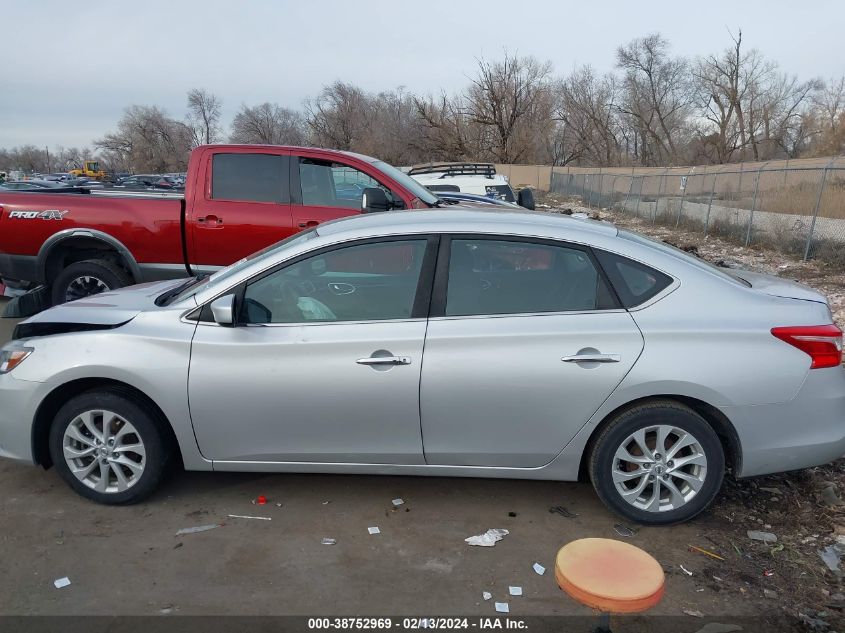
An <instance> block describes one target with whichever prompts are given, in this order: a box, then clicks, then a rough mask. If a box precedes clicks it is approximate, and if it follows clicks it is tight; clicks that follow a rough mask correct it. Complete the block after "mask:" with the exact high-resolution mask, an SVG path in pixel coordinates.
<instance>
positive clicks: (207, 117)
mask: <svg viewBox="0 0 845 633" xmlns="http://www.w3.org/2000/svg"><path fill="white" fill-rule="evenodd" d="M222 109H223V103H222V102H221V101H220V99H219V98H217V97H216V96H215V95H214V94H212V93H210V92H208V91H207V90H201V89H199V88H194V89H192V90H189V91H188V116H187V121H188V127H190V129H191V135H192V137H193V145H194V147H196V146H197V145H208V144H209V143H216V142H218V141H220V140H222V129H221V128H220V117H221V112H222Z"/></svg>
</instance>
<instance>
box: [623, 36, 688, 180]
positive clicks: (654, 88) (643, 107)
mask: <svg viewBox="0 0 845 633" xmlns="http://www.w3.org/2000/svg"><path fill="white" fill-rule="evenodd" d="M616 65H617V67H618V68H620V69H621V70H623V71H624V73H625V76H624V84H623V97H622V101H621V104H620V108H619V109H620V111H621V112H622V113H623V114H624V115H626V116H627V117H630V120H631V124H632V126H633V127H634V128H635V129H636V131H637V134H638V137H639V154H640V160H641V162H642V163H644V164H647V165H652V164H658V163H675V162H676V161H678V160H679V158H680V157H681V152H680V150H679V148H680V145H681V143H682V142H683V141H684V140H685V139H684V138H683V135H684V132H685V130H686V129H688V125H687V116H688V111H689V108H688V106H689V104H690V102H691V93H690V85H689V81H688V65H687V61H686V60H685V59H683V58H681V57H675V58H673V57H670V56H669V42H668V41H667V40H666V39H665V38H664V37H663V36H662V35H660V34H659V33H654V34H652V35H648V36H646V37H643V38H639V39H635V40H632V41H631V42H629V43H628V44H626V45H624V46H620V47H619V48H618V49H617V51H616Z"/></svg>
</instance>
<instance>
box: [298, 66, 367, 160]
mask: <svg viewBox="0 0 845 633" xmlns="http://www.w3.org/2000/svg"><path fill="white" fill-rule="evenodd" d="M371 101H372V100H371V98H370V97H369V96H368V95H367V94H366V93H365V92H364V91H363V90H361V89H360V88H358V87H357V86H353V85H352V84H349V83H344V82H342V81H335V82H334V83H333V84H330V85H328V86H325V87H324V88H323V90H322V91H321V92H320V94H319V95H317V97H315V98H314V99H309V100H307V101H306V102H305V112H306V120H307V122H308V127H309V128H310V130H311V133H312V135H313V139H314V144H315V145H318V146H320V147H334V148H336V149H342V150H352V149H354V148H355V147H358V146H360V145H361V143H362V142H365V140H366V138H367V136H368V135H369V134H370V131H371V115H372V112H371V105H372V103H371Z"/></svg>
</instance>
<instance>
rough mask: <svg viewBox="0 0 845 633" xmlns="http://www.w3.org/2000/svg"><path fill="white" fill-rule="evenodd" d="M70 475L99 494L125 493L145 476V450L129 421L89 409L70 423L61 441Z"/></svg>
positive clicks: (108, 413)
mask: <svg viewBox="0 0 845 633" xmlns="http://www.w3.org/2000/svg"><path fill="white" fill-rule="evenodd" d="M62 451H63V454H64V458H65V462H67V465H68V468H69V469H70V472H71V473H72V474H73V475H74V476H75V477H76V478H77V479H78V480H79V481H81V482H82V483H83V484H85V485H86V486H88V487H89V488H91V489H92V490H95V491H97V492H101V493H116V492H123V491H125V490H128V489H129V488H131V487H132V486H134V485H135V484H136V483H138V480H139V479H140V478H141V476H142V475H143V474H144V467H145V466H146V449H145V447H144V442H143V440H142V439H141V436H140V434H139V433H138V430H137V429H136V428H135V427H134V426H133V425H132V423H131V422H129V421H128V420H126V419H125V418H123V417H122V416H120V415H118V414H117V413H113V412H112V411H105V410H91V411H85V412H83V413H80V414H79V415H77V416H75V417H74V418H73V420H71V422H70V424H68V426H67V428H66V429H65V432H64V437H63V438H62Z"/></svg>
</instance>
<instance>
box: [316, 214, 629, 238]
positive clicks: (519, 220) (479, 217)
mask: <svg viewBox="0 0 845 633" xmlns="http://www.w3.org/2000/svg"><path fill="white" fill-rule="evenodd" d="M451 231H454V232H458V233H470V232H478V233H515V234H525V235H543V234H546V233H550V234H555V233H559V232H560V231H565V232H566V233H567V234H569V235H573V234H578V233H583V234H584V237H588V236H589V235H603V236H615V235H616V234H617V232H618V231H617V229H616V227H615V226H614V225H613V224H610V223H609V222H597V221H594V220H587V219H578V218H572V217H570V216H566V215H558V214H551V213H545V212H542V211H528V210H526V211H517V210H513V211H511V210H507V211H505V210H499V209H495V208H490V209H465V208H460V207H451V208H448V209H425V210H421V211H388V212H382V213H367V214H363V215H356V216H351V217H347V218H340V219H338V220H332V221H331V222H325V223H324V224H321V225H320V226H319V227H318V228H317V234H318V235H320V236H340V235H341V234H343V233H362V232H368V233H371V234H372V235H373V236H376V235H390V234H394V233H403V232H410V233H425V232H438V233H448V232H451Z"/></svg>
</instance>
